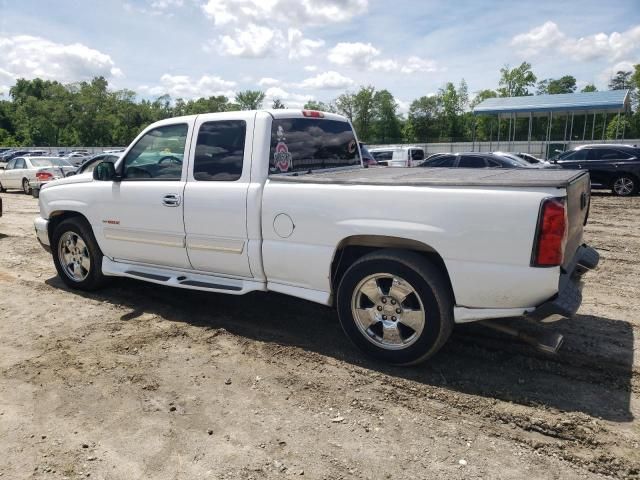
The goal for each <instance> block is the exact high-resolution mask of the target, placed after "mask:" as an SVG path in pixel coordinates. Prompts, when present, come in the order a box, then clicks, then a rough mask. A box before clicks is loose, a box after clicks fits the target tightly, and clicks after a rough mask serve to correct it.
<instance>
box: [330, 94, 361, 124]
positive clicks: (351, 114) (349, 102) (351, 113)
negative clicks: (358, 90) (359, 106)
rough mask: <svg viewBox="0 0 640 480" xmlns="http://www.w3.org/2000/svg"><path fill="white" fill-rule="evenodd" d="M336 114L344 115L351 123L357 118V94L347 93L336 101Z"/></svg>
mask: <svg viewBox="0 0 640 480" xmlns="http://www.w3.org/2000/svg"><path fill="white" fill-rule="evenodd" d="M334 103H335V105H336V112H337V113H339V114H340V115H344V116H345V117H347V118H348V119H349V120H350V121H351V122H353V119H354V118H355V113H356V95H355V93H351V92H346V93H343V94H342V95H340V96H339V97H338V98H336V99H335V102H334Z"/></svg>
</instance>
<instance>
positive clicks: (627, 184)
mask: <svg viewBox="0 0 640 480" xmlns="http://www.w3.org/2000/svg"><path fill="white" fill-rule="evenodd" d="M634 186H635V185H634V184H633V180H632V179H630V178H629V177H620V178H616V181H615V182H613V191H614V192H615V193H616V194H617V195H621V196H626V195H631V193H633V188H634Z"/></svg>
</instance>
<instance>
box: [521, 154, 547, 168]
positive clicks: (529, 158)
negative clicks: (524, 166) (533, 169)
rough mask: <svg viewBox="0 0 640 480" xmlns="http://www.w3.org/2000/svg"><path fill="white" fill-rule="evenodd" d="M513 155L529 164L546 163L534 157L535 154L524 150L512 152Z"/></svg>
mask: <svg viewBox="0 0 640 480" xmlns="http://www.w3.org/2000/svg"><path fill="white" fill-rule="evenodd" d="M513 155H516V156H518V157H520V158H521V159H523V160H526V161H527V162H529V163H531V164H534V165H535V164H536V163H546V161H545V160H543V159H541V158H538V157H536V156H535V155H531V154H530V153H524V152H514V153H513Z"/></svg>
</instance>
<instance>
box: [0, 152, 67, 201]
mask: <svg viewBox="0 0 640 480" xmlns="http://www.w3.org/2000/svg"><path fill="white" fill-rule="evenodd" d="M54 160H55V161H58V160H60V159H59V158H57V157H16V158H12V159H11V160H9V162H8V163H7V166H6V167H5V168H4V169H2V170H0V190H9V189H15V190H22V191H23V192H24V193H26V194H27V195H29V194H30V193H31V182H34V181H36V179H37V177H36V174H37V173H38V172H39V171H41V170H43V169H49V168H54V167H56V165H55V164H54V163H53V161H54ZM60 168H61V169H62V170H65V169H66V168H67V167H66V166H63V167H60ZM71 168H73V167H71Z"/></svg>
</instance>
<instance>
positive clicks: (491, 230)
mask: <svg viewBox="0 0 640 480" xmlns="http://www.w3.org/2000/svg"><path fill="white" fill-rule="evenodd" d="M265 140H266V141H265ZM356 142H357V138H356V135H355V132H354V131H353V130H352V127H351V124H350V123H349V121H348V120H347V119H346V118H345V117H343V116H340V115H336V114H332V113H323V112H317V111H308V110H303V111H299V110H298V111H296V110H269V111H242V112H221V113H212V114H201V115H192V116H186V117H180V118H174V119H166V120H162V121H160V122H157V123H154V124H152V125H150V126H148V127H147V128H146V129H144V130H143V131H142V133H141V134H140V135H139V136H138V137H137V138H136V139H135V140H134V141H133V143H132V144H131V146H130V147H129V148H128V149H127V151H126V152H125V154H124V156H123V158H121V159H120V160H118V161H117V162H116V163H115V164H113V163H110V162H102V163H100V164H98V165H97V166H96V167H95V168H94V170H93V174H92V175H91V176H89V175H76V176H73V177H68V178H64V179H61V180H57V181H55V182H52V183H50V184H48V185H45V186H44V187H43V188H42V190H41V192H40V202H39V204H40V215H39V217H38V218H36V220H35V222H34V224H35V230H36V235H37V238H38V240H39V241H40V242H41V244H42V245H43V246H44V247H45V249H48V250H49V251H51V252H52V255H53V262H54V264H55V267H56V269H57V271H58V274H59V276H60V278H61V279H62V280H63V281H64V282H65V283H66V284H67V285H68V286H69V287H70V288H73V289H79V290H94V289H97V288H99V287H100V286H101V285H102V284H103V282H104V280H105V278H106V277H108V276H118V277H130V278H135V279H139V280H143V281H147V282H151V283H156V284H160V285H167V286H171V287H175V288H185V289H195V290H201V291H208V292H218V293H227V294H234V295H240V294H245V293H247V292H250V291H256V290H260V291H274V292H280V293H284V294H288V295H291V296H294V297H300V298H303V299H307V300H311V301H314V302H318V303H321V304H325V305H331V306H335V307H336V308H337V310H338V316H339V319H340V322H341V324H342V327H343V329H344V331H345V332H346V334H347V335H348V336H349V338H350V339H351V340H352V341H353V342H354V343H355V344H356V345H358V346H359V347H360V348H362V349H363V350H364V351H366V352H367V353H369V354H371V355H373V356H376V357H377V358H379V359H382V360H385V361H388V362H391V363H394V364H412V363H417V362H420V361H423V360H425V359H427V358H429V357H430V356H432V355H433V354H435V352H437V351H438V350H439V349H440V347H442V345H443V344H444V343H445V341H446V340H447V338H448V336H449V334H450V333H451V331H452V329H453V326H454V324H455V323H464V322H469V321H476V320H482V319H487V318H497V317H513V316H518V315H527V316H528V317H529V318H531V319H532V320H536V319H537V320H543V319H545V320H551V319H556V318H558V317H559V316H571V315H572V314H573V313H575V311H576V310H577V308H578V307H579V305H580V299H581V295H580V288H581V286H580V285H581V283H580V281H579V277H580V275H581V274H582V273H583V272H584V271H586V270H588V269H590V268H593V267H595V266H596V264H597V263H598V254H597V252H596V251H595V250H593V249H591V248H589V247H586V246H584V244H583V238H582V231H583V225H584V224H585V223H586V219H587V213H588V204H589V175H588V174H587V173H586V172H572V171H568V170H562V169H557V170H542V169H533V168H531V169H521V170H519V171H517V172H515V171H514V170H512V169H504V170H502V171H499V172H498V171H495V170H492V171H488V170H484V169H476V170H468V171H465V172H464V174H461V170H456V169H451V170H447V169H440V170H436V169H427V168H425V169H421V170H420V171H417V172H416V171H412V172H409V171H407V170H405V169H393V168H366V169H365V168H363V167H362V164H361V160H360V156H359V155H358V150H357V148H354V147H355V145H356ZM149 180H155V181H149ZM390 198H391V199H393V201H389V199H390ZM254 300H256V299H254ZM257 300H259V299H257ZM214 314H215V313H214ZM556 340H557V338H556ZM538 345H539V346H540V348H548V349H551V350H554V349H555V348H557V346H558V345H559V343H558V342H557V341H554V342H552V343H551V345H549V344H544V343H541V342H540V343H539V344H538Z"/></svg>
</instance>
